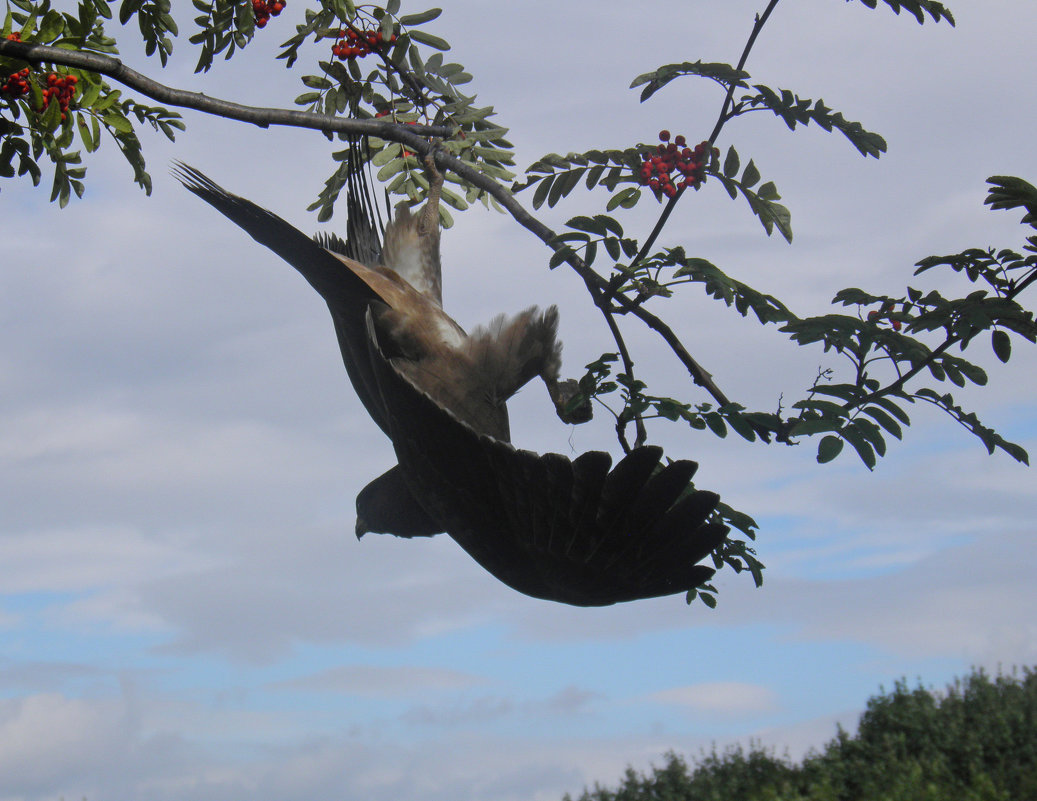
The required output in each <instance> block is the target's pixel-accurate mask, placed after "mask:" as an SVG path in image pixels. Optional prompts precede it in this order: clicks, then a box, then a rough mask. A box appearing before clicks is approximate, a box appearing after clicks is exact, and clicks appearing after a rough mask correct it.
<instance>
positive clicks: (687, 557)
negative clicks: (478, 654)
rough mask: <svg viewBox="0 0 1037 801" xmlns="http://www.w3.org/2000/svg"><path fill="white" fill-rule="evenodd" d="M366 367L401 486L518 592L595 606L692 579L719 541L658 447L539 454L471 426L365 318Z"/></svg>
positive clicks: (702, 496) (705, 496)
mask: <svg viewBox="0 0 1037 801" xmlns="http://www.w3.org/2000/svg"><path fill="white" fill-rule="evenodd" d="M367 333H368V336H369V338H370V353H371V366H372V372H373V374H374V376H375V379H376V381H377V383H378V386H379V391H380V393H381V397H382V399H383V403H384V405H385V408H386V413H387V419H388V424H389V432H390V437H391V439H392V441H393V446H394V448H395V450H396V456H397V459H398V461H399V463H400V466H399V470H400V473H401V474H402V477H403V478H404V480H405V482H406V484H407V486H408V488H409V489H410V492H411V494H412V495H413V497H414V498H415V499H417V501H418V503H419V504H420V505H421V506H422V507H423V508H424V509H425V511H426V512H427V513H428V515H429V517H430V518H431V519H432V520H434V521H436V522H437V523H438V524H439V525H440V526H441V527H442V528H443V529H444V530H445V531H446V532H447V533H448V534H450V536H451V537H452V538H453V539H454V540H456V541H457V542H458V544H459V545H461V547H462V548H464V549H465V550H466V551H467V552H468V553H469V554H470V555H471V556H472V557H473V558H474V559H475V560H476V561H477V562H478V563H479V564H480V565H482V566H483V567H484V568H485V569H486V570H488V571H489V572H490V573H492V574H493V575H494V576H496V577H497V578H498V579H500V580H501V581H503V582H504V583H505V584H507V585H509V586H510V587H513V588H514V589H516V590H518V591H519V592H523V593H526V594H527V595H531V596H534V597H537V598H544V599H547V600H552V601H559V602H562V603H567V604H573V605H576V606H604V605H608V604H613V603H617V602H620V601H632V600H636V599H639V598H650V597H656V596H661V595H669V594H672V593H678V592H684V591H687V590H690V589H692V588H694V587H697V586H699V585H701V584H702V583H704V582H705V581H707V580H708V579H709V578H710V577H711V576H712V575H713V572H714V571H713V569H712V568H710V567H707V566H705V565H699V564H697V563H698V562H699V561H701V560H702V559H704V558H705V557H706V556H708V555H709V553H710V552H711V551H712V550H713V549H714V548H716V547H717V546H718V545H719V544H720V543H721V542H722V541H723V540H724V538H725V536H726V534H727V528H726V527H725V526H723V525H722V524H720V523H717V522H713V521H711V520H710V518H711V517H712V513H713V511H714V509H715V508H716V504H717V502H718V500H719V499H718V497H717V496H716V495H715V494H714V493H711V492H700V491H692V492H690V493H686V492H685V491H686V489H687V486H688V481H689V479H690V478H691V476H692V474H693V473H694V471H695V464H694V463H692V462H687V461H677V462H673V463H671V464H669V465H666V466H665V467H662V468H659V467H658V466H659V462H660V459H661V456H662V451H661V450H660V449H659V448H653V447H645V448H638V449H635V450H634V451H633V452H632V453H631V454H629V455H627V456H626V457H624V458H623V459H622V460H621V461H620V462H619V463H618V464H617V465H616V466H615V467H614V468H612V469H611V470H610V469H609V468H610V467H611V458H610V457H609V456H608V454H605V453H598V452H590V453H586V454H583V455H582V456H580V457H578V458H577V459H575V460H571V461H570V460H569V459H567V458H566V457H564V456H560V455H558V454H544V455H539V454H536V453H532V452H530V451H523V450H517V449H516V448H514V447H512V446H511V445H510V444H508V443H505V442H501V441H499V440H496V439H493V438H491V437H486V436H483V435H480V434H478V433H477V432H475V431H474V430H473V429H472V428H470V427H469V426H467V425H465V424H463V423H461V422H460V421H459V420H458V419H457V418H456V417H454V416H453V415H452V414H451V413H450V412H448V411H446V410H445V409H443V408H442V407H441V406H439V405H438V404H436V403H435V402H434V401H433V400H432V399H431V398H429V397H428V395H426V394H425V393H423V392H422V391H420V390H419V389H418V388H417V387H415V386H414V385H413V384H412V383H410V382H409V381H408V380H407V379H406V378H405V377H404V376H403V375H402V374H401V373H400V372H399V371H398V370H396V369H395V368H394V366H393V365H392V363H391V361H390V360H389V359H387V358H386V357H385V356H384V354H383V352H382V350H381V349H380V347H379V343H378V341H377V336H378V335H377V333H376V331H375V327H374V325H373V321H372V320H370V318H369V320H368V325H367Z"/></svg>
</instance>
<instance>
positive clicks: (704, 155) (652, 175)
mask: <svg viewBox="0 0 1037 801" xmlns="http://www.w3.org/2000/svg"><path fill="white" fill-rule="evenodd" d="M708 155H709V142H700V143H699V144H697V145H695V147H694V148H689V147H688V143H687V140H686V139H685V138H684V137H683V136H677V137H676V138H675V139H674V140H673V141H672V142H671V141H670V132H669V131H660V132H659V146H658V147H657V148H656V149H655V154H654V155H651V156H649V157H647V158H646V159H645V161H644V164H642V165H641V183H643V184H645V185H646V186H649V187H651V188H652V189H653V190H655V191H656V192H662V193H663V194H664V195H666V197H673V196H674V195H676V194H677V191H678V190H679V189H685V188H686V187H689V186H691V187H698V186H699V185H700V184H701V183H702V180H703V178H705V169H706V162H707V159H708Z"/></svg>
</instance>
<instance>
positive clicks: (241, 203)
mask: <svg viewBox="0 0 1037 801" xmlns="http://www.w3.org/2000/svg"><path fill="white" fill-rule="evenodd" d="M427 165H428V167H429V170H430V173H431V174H432V175H433V178H434V179H436V180H433V181H432V182H430V186H431V189H430V196H429V201H428V203H427V204H426V206H425V208H424V209H423V210H422V211H421V212H419V213H418V214H417V215H411V214H409V213H406V212H403V213H398V215H397V217H396V219H395V220H394V221H392V222H390V223H389V225H388V226H387V227H386V229H385V232H384V245H383V244H381V241H380V239H379V237H378V236H377V231H376V230H375V229H374V227H373V223H371V221H370V219H369V217H367V216H365V215H363V214H357V213H356V212H357V207H356V204H355V203H353V204H351V205H352V206H353V207H352V208H351V212H353V215H351V216H352V217H355V219H351V220H350V231H351V236H350V237H349V239H347V241H346V242H343V241H342V240H340V239H338V238H336V237H324V238H322V239H320V240H318V241H314V240H313V239H310V238H309V237H307V236H305V235H304V234H302V233H301V232H299V231H298V230H297V229H295V228H294V227H292V226H291V225H289V224H288V223H287V222H285V221H284V220H282V219H281V218H280V217H277V216H276V215H274V214H271V213H270V212H268V211H266V210H264V209H261V208H260V207H258V206H256V205H255V204H253V203H251V202H250V201H247V200H245V199H243V198H240V197H237V196H235V195H231V194H229V193H228V192H226V191H224V190H223V189H222V188H220V187H219V186H217V185H216V184H214V183H213V182H212V181H210V180H209V179H208V178H207V177H205V176H204V175H202V174H201V173H199V172H197V171H196V170H193V169H192V168H190V167H187V166H186V165H180V166H179V167H178V172H177V177H178V178H179V179H180V180H181V182H183V183H184V185H185V186H186V187H187V188H188V189H190V190H191V191H192V192H194V193H195V194H196V195H198V196H199V197H201V198H202V199H203V200H205V201H206V202H208V203H210V204H211V205H212V206H214V207H215V208H216V209H218V210H219V211H220V212H221V213H223V214H224V215H225V216H227V217H228V218H229V219H231V220H232V221H233V222H235V223H236V224H237V225H239V226H240V227H242V228H243V229H244V230H245V231H247V232H248V233H249V234H250V235H251V236H252V237H253V238H254V239H256V240H257V241H258V242H260V243H261V244H263V245H265V246H267V247H269V248H270V249H271V250H273V251H274V252H276V253H277V254H278V255H280V256H281V257H282V258H284V259H285V260H286V261H288V262H289V263H290V264H291V265H292V266H294V267H295V268H296V269H297V270H298V271H299V272H300V273H302V275H303V276H304V277H305V278H306V279H307V281H309V282H310V284H311V285H312V286H313V287H314V288H315V289H316V290H317V291H318V292H319V293H320V294H321V296H322V297H323V298H324V299H325V301H326V302H327V304H328V308H329V310H330V312H331V316H332V319H333V320H334V323H335V330H336V334H337V336H338V340H339V345H340V349H341V351H342V356H343V361H344V362H345V366H346V370H347V372H348V374H349V377H350V380H351V381H352V383H353V386H354V387H355V389H356V391H357V394H358V396H359V397H360V400H361V402H362V403H363V404H364V406H365V408H366V409H367V411H368V412H369V413H370V415H371V417H372V419H373V420H374V421H375V422H376V423H377V424H378V426H379V427H380V428H381V429H382V430H383V431H384V432H385V433H386V434H387V435H388V436H389V438H390V439H391V440H392V442H393V447H394V450H395V451H396V455H397V458H398V460H399V464H398V465H397V466H396V467H394V468H392V469H391V470H389V471H387V472H386V473H384V474H383V475H382V476H379V477H378V478H376V479H375V480H374V481H372V482H371V483H370V484H368V485H367V486H366V487H365V488H364V489H363V490H362V491H361V492H360V494H359V495H358V496H357V528H356V530H357V535H358V536H360V535H362V534H364V533H365V532H368V531H372V532H379V533H389V534H395V535H396V536H402V537H414V536H431V535H434V534H438V533H440V532H446V533H448V534H449V535H450V536H451V537H452V538H453V539H455V540H456V541H457V542H458V543H459V544H460V545H461V546H462V547H463V548H464V549H465V550H466V551H468V553H469V554H471V555H472V556H473V558H475V559H476V561H478V562H479V563H480V564H481V565H483V567H485V568H486V569H487V570H489V571H490V572H491V573H493V574H494V575H495V576H497V577H498V578H499V579H500V580H502V581H504V582H505V583H506V584H508V585H509V586H512V587H514V588H515V589H517V590H519V591H521V592H524V593H526V594H529V595H533V596H535V597H538V598H545V599H549V600H556V601H561V602H564V603H570V604H575V605H602V604H610V603H616V602H618V601H627V600H634V599H636V598H644V597H652V596H658V595H667V594H670V593H675V592H681V591H686V590H690V589H693V588H695V587H696V586H699V585H700V584H702V583H703V582H705V581H707V580H708V579H709V577H710V576H711V575H712V573H713V570H712V568H708V567H704V566H699V565H696V564H695V563H696V562H698V561H699V560H701V559H702V558H703V557H705V556H706V555H708V553H709V552H710V551H711V550H712V549H713V548H714V547H716V546H717V545H718V544H719V543H720V542H722V541H723V539H724V537H725V535H726V528H725V527H724V526H722V525H721V524H719V523H717V522H709V520H708V518H710V517H711V515H712V512H713V510H714V509H715V507H716V503H717V500H718V499H717V496H716V495H714V494H713V493H708V492H694V491H692V492H690V493H689V492H688V483H689V480H690V478H691V475H692V473H693V472H694V470H695V465H694V463H692V462H686V461H678V462H674V463H671V464H669V465H667V466H666V467H664V468H661V469H659V467H658V465H659V461H660V457H661V451H659V450H658V449H653V448H639V449H635V450H634V451H633V452H632V453H631V454H629V455H628V456H626V457H625V458H624V459H623V460H622V461H621V462H619V463H618V464H617V465H616V466H615V467H614V468H613V469H612V471H611V472H610V471H609V467H610V465H611V457H609V456H608V454H605V453H600V452H590V453H587V454H584V455H583V456H581V457H579V458H578V459H576V460H574V461H570V460H569V459H567V458H566V457H563V456H559V455H557V454H546V455H543V456H541V455H537V454H534V453H530V452H528V451H520V450H516V449H515V448H514V447H512V446H511V444H510V432H509V424H508V413H507V405H506V402H507V400H508V398H510V397H511V396H512V395H514V394H515V392H517V391H518V390H519V389H520V388H521V387H522V386H524V385H525V384H526V383H527V382H528V381H530V380H531V379H532V378H534V377H536V376H538V375H539V376H540V377H541V378H542V379H543V380H544V383H545V384H546V386H547V388H548V391H549V393H550V396H551V399H552V401H553V403H554V406H555V409H556V412H557V413H558V414H559V416H561V417H562V418H563V419H565V420H568V421H575V422H579V421H582V420H584V419H587V418H588V417H589V413H587V411H586V408H581V407H579V406H578V405H577V408H576V410H575V412H574V410H573V408H571V407H572V406H573V404H572V403H571V402H570V401H571V398H572V395H573V394H575V391H576V385H575V382H559V380H558V376H559V370H560V366H561V345H560V343H559V342H558V339H557V327H558V314H557V310H556V309H555V308H554V307H553V306H552V307H550V308H549V309H547V310H546V311H540V310H538V309H536V308H535V307H533V308H530V309H527V310H525V311H524V312H521V313H520V314H518V315H516V316H514V317H512V318H506V317H504V316H503V315H502V316H499V317H497V318H495V319H494V320H493V321H492V322H491V323H490V325H489V326H487V327H485V328H478V329H475V330H474V331H473V332H472V333H471V334H467V333H466V332H465V331H464V330H463V329H462V328H461V327H460V326H459V325H458V324H457V323H456V322H455V321H454V320H453V319H452V318H450V316H449V315H447V314H446V312H444V311H443V308H442V296H441V287H442V278H441V272H440V264H439V226H438V209H437V203H438V191H439V185H440V184H441V179H440V178H439V176H438V173H436V172H435V168H434V166H433V165H432V163H431V162H430V161H429V162H427Z"/></svg>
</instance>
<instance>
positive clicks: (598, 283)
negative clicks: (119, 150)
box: [0, 39, 730, 438]
mask: <svg viewBox="0 0 1037 801" xmlns="http://www.w3.org/2000/svg"><path fill="white" fill-rule="evenodd" d="M0 55H5V56H10V57H12V58H18V59H21V60H23V61H28V62H30V63H41V62H44V63H49V64H62V65H64V66H68V67H74V68H77V69H84V70H89V71H91V72H96V73H98V74H100V75H104V76H106V77H108V78H111V79H112V80H115V81H118V82H119V83H121V84H123V85H124V86H127V87H129V88H131V89H134V90H136V91H137V92H140V93H141V94H142V95H144V96H146V97H149V98H151V99H152V100H155V101H158V102H159V103H164V104H166V105H170V106H176V107H179V108H190V109H194V110H196V111H201V112H204V113H207V114H213V115H216V116H220V117H225V118H227V119H233V120H240V121H242V122H248V123H251V124H253V125H257V126H259V127H261V128H267V127H269V126H271V125H285V126H289V127H295V128H309V129H312V130H319V131H324V132H328V133H331V132H336V133H337V132H341V133H348V134H359V135H362V136H376V137H378V138H380V139H385V140H389V141H394V142H399V143H400V144H402V145H404V146H406V147H407V148H408V149H409V150H413V151H414V152H416V153H418V154H420V155H422V156H425V155H427V154H432V155H433V158H434V159H435V163H436V165H437V166H438V167H439V168H440V169H449V170H450V171H451V172H453V173H455V174H456V175H458V176H459V177H461V178H462V179H464V180H465V181H467V182H468V183H470V184H471V185H473V186H475V187H477V188H479V189H482V190H483V191H485V192H486V193H487V194H488V195H490V196H491V197H493V198H494V200H496V201H497V202H498V203H499V204H500V205H501V206H502V207H503V208H504V209H505V210H506V211H507V212H508V214H510V215H511V217H512V218H513V219H514V220H515V221H516V222H517V223H518V224H519V225H521V226H522V227H523V228H525V229H526V230H527V231H529V232H530V233H532V234H533V235H534V236H536V237H537V238H538V239H540V240H541V241H542V242H544V244H546V245H547V246H548V247H550V248H551V249H552V250H556V249H557V247H556V246H555V245H553V244H552V243H553V241H554V240H555V239H556V237H557V234H556V232H555V231H553V230H552V229H551V228H549V227H548V226H546V225H544V223H542V222H540V220H538V219H536V218H535V217H533V216H532V215H531V214H530V213H529V212H528V211H527V210H526V209H525V207H523V206H522V204H521V203H519V202H518V201H517V200H516V199H515V197H514V195H512V193H511V192H510V191H509V190H508V189H506V188H505V187H503V186H501V185H500V184H498V183H497V182H496V181H495V180H493V179H492V178H489V177H488V176H486V175H484V174H483V173H481V172H479V170H478V169H477V168H476V167H474V166H472V165H471V164H468V163H466V162H464V161H462V160H461V159H459V158H457V157H456V156H452V155H450V154H449V153H446V152H444V151H443V149H442V148H438V147H436V143H435V142H430V141H429V140H428V138H427V137H437V138H449V137H451V136H453V135H454V134H455V130H454V129H453V128H451V127H448V126H442V125H420V124H419V125H409V124H408V125H399V124H397V123H393V122H391V121H388V120H386V119H383V118H376V119H369V120H357V119H349V118H344V117H332V116H328V115H325V114H315V113H313V112H309V111H292V110H287V109H278V108H263V107H256V106H245V105H242V104H240V103H233V102H231V101H228V100H221V99H219V98H215V97H210V96H209V95H205V94H202V93H200V92H189V91H186V90H183V89H175V88H173V87H170V86H166V85H165V84H161V83H159V82H157V81H155V80H152V79H151V78H148V77H147V76H145V75H143V74H141V73H139V72H137V71H136V70H133V69H131V68H129V67H127V66H126V65H125V64H123V63H122V62H121V61H120V60H119V59H117V58H112V57H111V56H105V55H101V54H99V53H88V52H82V51H78V50H66V49H64V48H58V47H49V46H47V45H40V44H32V43H27V42H15V41H11V40H6V39H0ZM566 262H567V263H568V264H569V266H570V267H571V268H572V269H573V270H574V271H575V272H576V273H577V274H578V275H579V276H580V278H582V279H583V282H584V284H585V285H586V286H587V288H588V290H590V291H591V296H592V298H593V299H594V302H595V305H597V306H598V307H599V308H600V309H601V310H602V311H603V312H606V313H607V314H606V320H608V316H607V315H608V314H609V313H611V311H610V309H609V304H610V303H612V302H614V303H615V304H616V305H618V306H619V308H620V309H621V310H622V311H623V312H624V313H627V314H632V315H634V316H635V317H637V318H638V319H639V320H641V321H642V322H643V323H644V324H645V325H646V326H648V327H649V328H650V329H652V330H653V331H655V332H656V333H658V334H659V336H660V337H661V338H662V339H663V341H664V342H666V344H667V345H669V347H670V349H671V350H672V351H673V353H674V355H675V356H676V357H677V359H678V360H679V361H680V362H681V364H683V365H684V367H685V368H686V369H687V371H688V373H689V375H690V376H691V378H692V380H693V381H694V382H695V383H696V384H698V385H699V386H701V387H703V388H704V389H705V390H706V391H707V392H708V393H709V394H710V395H711V396H712V397H713V398H714V399H715V400H716V402H717V403H718V404H721V405H724V404H727V403H729V402H730V401H729V400H728V398H727V396H726V395H724V393H723V392H722V391H721V390H720V388H719V387H718V386H717V385H716V384H715V383H714V382H713V379H712V376H711V375H710V374H709V373H708V372H707V371H706V370H704V369H703V368H702V367H701V366H700V365H699V364H698V362H696V361H695V359H694V358H692V356H691V354H690V353H688V350H687V348H685V347H684V344H683V343H682V342H681V341H680V339H679V338H678V337H677V335H676V334H674V332H673V330H672V329H671V328H670V327H669V326H668V325H666V324H665V323H664V322H663V321H662V320H660V319H659V318H658V317H656V316H655V315H654V314H652V313H650V312H648V311H646V310H645V309H644V308H642V307H641V306H639V305H637V304H635V303H634V302H633V301H631V300H630V299H629V298H627V297H626V296H624V295H622V294H615V295H612V296H611V297H609V295H610V294H611V293H610V291H609V284H608V282H607V281H606V280H605V279H604V278H602V277H601V276H600V275H598V273H596V272H595V271H594V270H592V269H591V268H590V267H589V266H588V265H587V264H586V263H584V261H583V260H582V259H580V258H579V256H577V255H576V254H571V255H569V256H568V257H567V258H566ZM610 328H611V326H610ZM613 333H614V334H615V331H614V332H613ZM617 344H619V345H621V344H622V338H620V339H619V340H618V341H617ZM639 438H640V432H639Z"/></svg>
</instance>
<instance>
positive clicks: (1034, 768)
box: [564, 668, 1037, 801]
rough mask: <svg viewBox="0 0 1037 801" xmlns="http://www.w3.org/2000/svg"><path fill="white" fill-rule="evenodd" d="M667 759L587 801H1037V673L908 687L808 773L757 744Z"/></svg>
mask: <svg viewBox="0 0 1037 801" xmlns="http://www.w3.org/2000/svg"><path fill="white" fill-rule="evenodd" d="M665 758H666V764H665V765H663V766H662V767H655V768H653V769H652V771H651V773H650V774H647V773H637V772H635V771H634V770H632V769H631V768H627V771H626V775H625V776H624V778H623V780H622V781H621V782H620V785H619V787H618V788H616V789H614V790H611V789H606V788H604V787H601V786H598V785H595V787H594V789H593V790H585V791H584V792H583V794H582V795H580V796H579V798H578V799H577V801H1034V799H1037V669H1031V668H1023V669H1022V672H1021V674H1020V672H1019V671H1013V672H1012V674H1011V675H998V676H997V677H996V678H993V679H992V678H990V677H989V676H987V675H986V674H985V673H984V672H983V671H982V670H974V671H973V672H972V674H971V675H969V676H968V677H967V678H965V679H964V680H962V679H958V680H956V681H955V682H954V684H952V685H951V686H949V687H948V688H947V689H946V691H944V692H942V693H937V692H934V691H932V690H926V689H924V688H923V687H921V686H919V687H917V688H915V689H909V688H908V686H907V684H906V682H904V681H899V682H897V684H896V685H895V687H894V688H893V691H892V692H890V693H883V694H880V695H876V696H874V697H873V698H871V699H870V700H869V701H868V705H867V709H866V710H865V711H864V713H863V714H862V715H861V719H860V724H859V726H858V729H857V733H856V734H855V735H853V736H850V735H849V734H847V733H846V731H844V730H843V729H842V728H839V729H838V731H837V735H836V737H835V739H834V740H832V741H831V742H830V743H828V745H826V746H825V748H824V750H823V751H821V752H820V753H814V752H812V753H810V754H808V755H807V757H806V758H805V759H804V760H803V761H802V763H799V764H796V763H794V762H792V761H791V760H789V759H788V758H787V757H781V758H779V757H777V756H775V754H774V752H773V751H770V750H767V749H764V748H762V747H759V746H756V745H751V746H750V747H749V748H748V750H745V749H743V748H742V747H741V746H736V747H732V748H728V749H727V750H726V751H724V752H723V753H717V751H716V749H714V750H713V752H712V753H709V754H703V755H702V756H700V757H699V758H698V759H693V760H692V762H691V764H689V763H688V762H687V761H685V760H684V759H683V758H682V757H680V756H679V755H677V754H675V753H673V752H670V753H668V754H666V757H665ZM564 801H572V798H571V797H570V796H569V795H566V796H565V800H564Z"/></svg>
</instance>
